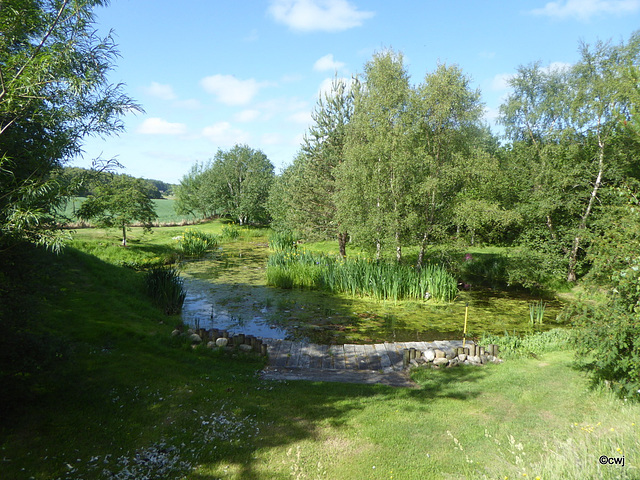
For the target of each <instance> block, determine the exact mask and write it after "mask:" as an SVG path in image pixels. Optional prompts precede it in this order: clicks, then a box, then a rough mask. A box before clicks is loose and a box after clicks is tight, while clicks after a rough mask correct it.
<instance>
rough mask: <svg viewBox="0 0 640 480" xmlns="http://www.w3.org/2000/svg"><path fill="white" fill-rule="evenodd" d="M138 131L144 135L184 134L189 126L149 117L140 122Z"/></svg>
mask: <svg viewBox="0 0 640 480" xmlns="http://www.w3.org/2000/svg"><path fill="white" fill-rule="evenodd" d="M137 132H138V133H142V134H144V135H184V134H185V133H187V126H186V125H185V124H184V123H170V122H167V121H166V120H163V119H162V118H156V117H152V118H147V119H145V121H144V122H142V123H141V124H140V126H139V127H138V130H137Z"/></svg>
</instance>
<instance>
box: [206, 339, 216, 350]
mask: <svg viewBox="0 0 640 480" xmlns="http://www.w3.org/2000/svg"><path fill="white" fill-rule="evenodd" d="M215 346H216V342H214V341H213V340H209V341H208V342H207V348H215Z"/></svg>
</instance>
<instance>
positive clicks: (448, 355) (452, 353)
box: [444, 349, 456, 360]
mask: <svg viewBox="0 0 640 480" xmlns="http://www.w3.org/2000/svg"><path fill="white" fill-rule="evenodd" d="M444 357H445V358H447V359H449V360H452V359H454V358H455V357H456V352H455V350H452V349H447V350H445V352H444Z"/></svg>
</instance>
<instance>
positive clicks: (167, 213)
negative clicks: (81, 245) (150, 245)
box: [62, 197, 198, 224]
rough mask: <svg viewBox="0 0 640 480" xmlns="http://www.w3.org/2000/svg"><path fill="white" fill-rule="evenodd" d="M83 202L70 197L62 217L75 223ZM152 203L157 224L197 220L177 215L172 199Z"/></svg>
mask: <svg viewBox="0 0 640 480" xmlns="http://www.w3.org/2000/svg"><path fill="white" fill-rule="evenodd" d="M84 200H85V198H84V197H72V198H71V199H70V200H69V201H68V202H67V204H66V205H65V209H64V212H62V213H63V214H64V216H65V217H67V218H69V219H71V222H77V221H78V218H77V217H76V215H75V212H76V211H77V210H78V209H79V208H80V205H82V203H83V202H84ZM152 202H153V205H154V208H155V211H156V213H157V214H158V219H157V220H156V222H157V223H159V224H163V223H180V222H193V221H195V220H198V218H196V217H195V216H193V215H184V214H181V215H179V214H177V213H176V211H175V208H174V205H175V203H176V201H175V199H173V198H163V199H153V200H152Z"/></svg>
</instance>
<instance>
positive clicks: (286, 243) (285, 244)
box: [269, 231, 298, 252]
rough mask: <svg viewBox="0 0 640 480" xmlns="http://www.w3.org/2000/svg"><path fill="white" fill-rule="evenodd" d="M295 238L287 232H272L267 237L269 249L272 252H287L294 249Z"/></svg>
mask: <svg viewBox="0 0 640 480" xmlns="http://www.w3.org/2000/svg"><path fill="white" fill-rule="evenodd" d="M297 240H298V239H297V237H296V236H295V235H294V234H293V233H291V232H288V231H280V232H272V233H271V235H269V248H270V249H271V250H273V251H274V252H289V251H292V250H294V249H295V248H296V242H297Z"/></svg>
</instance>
